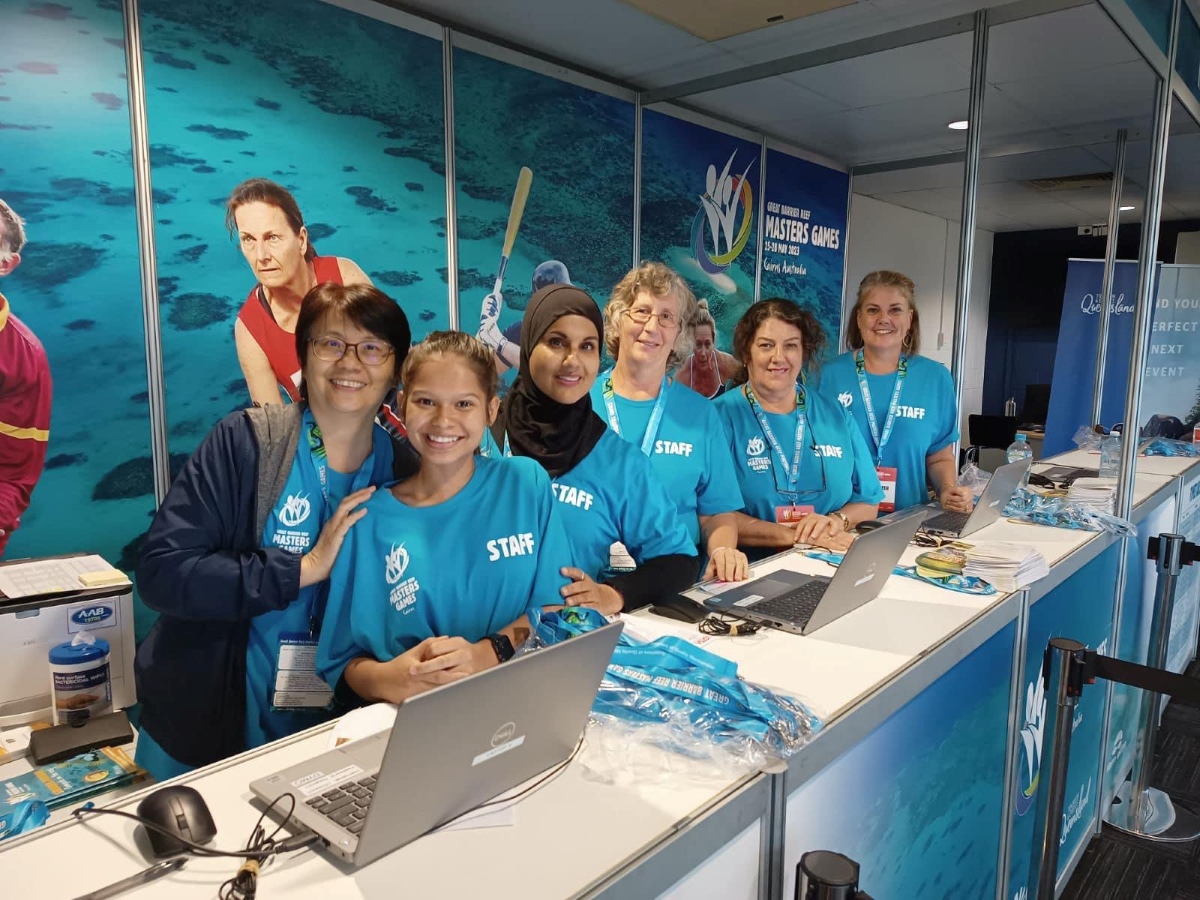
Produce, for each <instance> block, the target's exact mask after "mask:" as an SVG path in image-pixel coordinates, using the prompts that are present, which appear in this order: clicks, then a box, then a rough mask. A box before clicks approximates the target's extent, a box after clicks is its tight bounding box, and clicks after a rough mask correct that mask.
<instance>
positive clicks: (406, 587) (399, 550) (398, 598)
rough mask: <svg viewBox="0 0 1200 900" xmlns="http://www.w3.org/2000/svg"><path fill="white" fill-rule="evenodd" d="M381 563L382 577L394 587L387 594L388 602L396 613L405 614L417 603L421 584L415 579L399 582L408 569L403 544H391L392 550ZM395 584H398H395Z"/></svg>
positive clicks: (406, 555)
mask: <svg viewBox="0 0 1200 900" xmlns="http://www.w3.org/2000/svg"><path fill="white" fill-rule="evenodd" d="M383 562H384V577H385V578H386V579H387V583H388V584H391V585H395V587H393V588H392V590H391V592H390V593H389V594H388V601H389V602H390V603H391V604H392V607H393V608H394V609H395V610H396V612H400V613H407V612H408V611H409V610H410V609H412V606H413V604H414V603H416V602H417V591H419V590H420V589H421V583H420V582H419V581H417V579H415V578H407V579H405V580H404V581H400V579H401V578H404V573H405V571H406V570H407V569H408V551H407V550H405V549H404V545H403V544H400V545H399V546H397V545H395V544H392V549H391V550H389V551H388V553H387V555H386V556H385V557H384V558H383ZM397 582H400V583H399V584H397Z"/></svg>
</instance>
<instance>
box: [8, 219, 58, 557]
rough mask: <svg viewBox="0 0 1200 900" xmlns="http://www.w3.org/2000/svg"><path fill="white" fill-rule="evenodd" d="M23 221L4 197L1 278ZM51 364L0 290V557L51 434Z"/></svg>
mask: <svg viewBox="0 0 1200 900" xmlns="http://www.w3.org/2000/svg"><path fill="white" fill-rule="evenodd" d="M24 246H25V223H24V222H23V221H21V217H20V216H18V215H17V214H16V213H15V212H13V211H12V208H11V207H10V206H9V205H8V204H7V203H5V202H4V200H2V199H0V278H3V277H4V276H5V275H8V274H9V273H11V272H12V271H13V270H14V269H15V268H16V267H17V266H18V265H20V263H21V248H22V247H24ZM50 394H51V385H50V363H49V361H48V360H47V359H46V351H45V350H43V349H42V345H41V342H40V341H38V339H37V337H35V336H34V333H33V332H32V331H30V330H29V329H28V328H27V327H25V325H24V324H23V323H22V322H21V320H20V319H18V318H17V317H16V316H14V315H13V314H12V310H11V309H10V308H9V305H8V300H7V299H6V298H5V296H4V295H3V294H0V557H3V556H4V548H5V546H6V545H7V544H8V538H9V536H10V535H11V534H12V533H13V531H14V530H16V527H17V525H18V524H20V521H21V513H23V512H25V510H26V508H27V507H28V506H29V498H30V495H31V494H33V487H34V485H35V484H37V480H38V478H39V477H40V476H41V474H42V466H43V465H44V464H45V462H46V444H47V442H48V441H49V439H50Z"/></svg>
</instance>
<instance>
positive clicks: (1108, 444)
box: [1100, 431, 1121, 478]
mask: <svg viewBox="0 0 1200 900" xmlns="http://www.w3.org/2000/svg"><path fill="white" fill-rule="evenodd" d="M1120 468H1121V433H1120V432H1119V431H1110V432H1109V433H1108V435H1106V436H1105V438H1104V440H1102V441H1101V442H1100V477H1101V478H1116V477H1117V472H1118V471H1119V470H1120Z"/></svg>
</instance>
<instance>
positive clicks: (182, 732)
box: [135, 405, 413, 766]
mask: <svg viewBox="0 0 1200 900" xmlns="http://www.w3.org/2000/svg"><path fill="white" fill-rule="evenodd" d="M267 410H269V411H270V412H271V413H272V415H271V416H269V417H268V418H269V419H271V420H272V421H273V422H274V431H273V435H274V436H273V437H270V438H267V440H268V441H273V442H274V443H275V446H269V447H266V448H261V447H260V438H259V437H258V436H257V435H256V429H255V426H254V424H253V423H252V420H251V416H252V415H257V416H259V419H258V422H259V426H260V427H259V429H258V431H259V432H260V433H261V432H262V414H263V413H264V412H266V410H246V411H243V412H238V413H233V414H232V415H229V416H227V417H226V418H225V419H223V420H222V421H221V422H220V423H219V424H218V425H217V426H216V427H215V428H214V429H213V430H212V431H211V432H210V433H209V434H208V436H207V437H206V438H205V439H204V442H203V443H202V444H201V445H200V447H199V448H198V449H197V450H196V452H195V453H194V454H193V455H192V457H191V459H189V460H188V461H187V463H186V464H185V465H184V467H183V469H182V471H180V473H179V476H178V477H177V478H176V479H175V483H174V484H173V485H172V486H171V490H170V491H169V492H168V494H167V496H166V498H165V499H164V500H163V503H162V506H160V507H159V509H158V513H157V514H156V515H155V517H154V521H153V523H152V524H151V525H150V530H149V532H148V533H147V535H146V540H145V543H144V544H143V546H142V555H141V561H140V562H139V564H138V568H137V585H138V591H139V593H140V595H141V598H142V600H143V601H144V602H145V603H146V605H147V606H149V607H150V608H151V609H153V610H155V611H157V612H158V613H160V616H159V618H158V620H157V621H156V622H155V623H154V626H153V627H152V628H151V630H150V633H149V634H148V635H147V636H146V639H145V640H144V641H142V643H141V645H140V646H139V647H138V651H137V658H136V661H135V675H136V681H137V692H138V699H139V700H140V701H141V704H142V713H141V719H140V725H141V727H142V728H144V729H146V730H147V731H148V732H149V733H150V734H151V735H152V736H153V737H154V739H155V740H156V741H157V742H158V743H159V745H160V746H161V747H162V748H163V750H165V751H166V752H167V753H168V754H170V755H171V756H172V757H173V758H174V759H176V760H177V761H179V762H181V763H183V764H184V765H189V766H202V765H207V764H209V763H212V762H216V761H217V760H220V759H224V758H225V757H228V756H231V755H233V754H235V753H240V752H241V751H243V750H245V749H246V746H245V745H246V737H245V723H246V642H247V636H248V634H249V624H250V619H252V618H253V617H254V616H257V615H260V614H262V613H266V612H271V611H272V610H278V609H283V608H285V607H286V606H287V605H288V604H289V603H291V602H292V601H293V600H294V599H295V598H296V597H297V596H298V595H299V592H300V557H299V556H298V555H295V554H292V553H288V552H286V551H284V550H280V549H277V548H273V547H262V546H260V545H259V542H260V539H261V536H262V510H264V509H267V510H269V509H270V508H271V507H273V506H274V503H275V501H276V500H277V499H278V495H279V491H281V490H282V488H283V485H284V483H285V482H286V479H287V473H288V471H289V470H290V468H291V460H292V457H293V455H294V453H295V446H296V442H297V440H298V435H299V431H298V427H299V426H298V422H299V407H298V405H297V406H293V407H283V408H274V409H272V408H270V407H268V408H267ZM293 425H294V428H293V427H291V426H293ZM260 450H261V451H262V453H260ZM288 451H290V452H288ZM263 454H265V456H264V459H266V460H269V464H268V465H266V466H263V467H260V456H263ZM395 455H396V464H395V469H396V475H397V477H403V476H404V475H407V474H409V473H410V472H411V471H412V469H411V465H412V463H413V459H412V457H411V456H408V455H406V454H404V453H402V452H400V449H399V448H397V452H396V454H395ZM260 468H265V469H266V471H261V472H260ZM281 470H282V471H281Z"/></svg>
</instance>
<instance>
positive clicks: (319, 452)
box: [303, 409, 375, 637]
mask: <svg viewBox="0 0 1200 900" xmlns="http://www.w3.org/2000/svg"><path fill="white" fill-rule="evenodd" d="M303 425H304V432H305V436H306V437H307V438H308V454H309V459H310V460H311V462H312V467H313V468H314V469H315V470H316V472H317V481H318V482H319V483H320V485H321V501H322V502H321V511H322V516H321V518H322V521H324V520H325V519H326V517H327V516H328V515H329V513H330V510H329V460H328V456H327V454H326V451H325V439H324V438H323V437H322V436H321V426H320V425H318V424H317V422H316V419H314V418H313V414H312V410H311V409H305V410H304V422H303ZM374 471H375V435H374V433H372V435H371V452H370V454H369V455H368V456H367V458H366V459H365V460H363V463H362V465H361V466H359V469H358V472H357V473H355V475H354V479H353V480H352V481H351V483H350V493H354V492H355V491H357V490H360V489H362V488H364V487H366V486H367V484H368V483H369V482H370V480H371V475H372V474H373V473H374ZM320 536H321V532H320V530H319V529H318V531H317V537H318V538H320ZM314 588H315V589H314V590H313V594H312V597H310V598H309V602H308V630H309V634H310V636H312V637H317V636H319V635H320V633H321V620H322V619H323V618H324V617H325V606H326V604H327V602H328V600H329V579H328V578H326V579H325V580H324V581H323V582H321V583H320V584H318V585H315V586H314Z"/></svg>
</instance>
